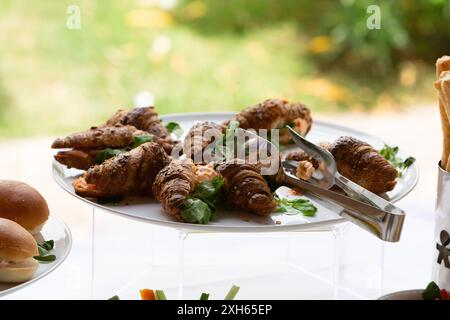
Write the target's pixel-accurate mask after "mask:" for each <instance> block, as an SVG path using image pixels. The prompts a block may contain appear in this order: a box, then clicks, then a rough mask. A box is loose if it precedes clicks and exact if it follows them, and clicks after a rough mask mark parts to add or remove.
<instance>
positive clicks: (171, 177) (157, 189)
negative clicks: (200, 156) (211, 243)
mask: <svg viewBox="0 0 450 320" xmlns="http://www.w3.org/2000/svg"><path fill="white" fill-rule="evenodd" d="M194 186H195V175H194V164H193V163H192V162H191V161H182V160H172V162H170V164H169V165H167V166H166V167H165V168H163V169H162V170H161V171H160V172H159V173H158V175H157V176H156V178H155V182H154V183H153V194H154V196H155V199H156V200H157V201H159V202H161V205H162V207H163V209H164V211H165V212H167V213H168V214H169V215H170V216H172V217H174V218H176V219H177V220H180V221H182V220H183V219H182V218H181V212H180V207H181V205H182V204H183V202H184V200H185V199H186V197H187V196H188V195H189V194H190V193H191V192H192V191H193V190H194Z"/></svg>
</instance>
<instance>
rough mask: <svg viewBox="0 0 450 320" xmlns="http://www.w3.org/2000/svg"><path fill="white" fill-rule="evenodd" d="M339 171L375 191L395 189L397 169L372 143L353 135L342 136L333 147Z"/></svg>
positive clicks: (382, 191) (381, 191) (332, 150)
mask: <svg viewBox="0 0 450 320" xmlns="http://www.w3.org/2000/svg"><path fill="white" fill-rule="evenodd" d="M331 153H332V154H333V156H334V158H335V160H336V166H337V169H338V171H339V172H340V173H341V174H342V175H343V176H345V177H347V178H348V179H350V180H352V181H353V182H355V183H357V184H359V185H360V186H362V187H364V188H366V189H367V190H370V191H372V192H374V193H384V192H387V191H391V190H392V189H394V187H395V184H396V183H397V182H396V179H397V170H396V169H395V168H394V167H393V166H392V165H391V164H390V163H389V162H388V161H387V160H386V159H385V158H383V156H381V155H380V154H379V153H378V151H377V150H375V149H374V148H373V147H372V146H371V145H369V144H368V143H365V142H363V141H360V140H358V139H356V138H353V137H340V138H339V139H337V140H336V141H335V142H334V143H333V145H332V148H331Z"/></svg>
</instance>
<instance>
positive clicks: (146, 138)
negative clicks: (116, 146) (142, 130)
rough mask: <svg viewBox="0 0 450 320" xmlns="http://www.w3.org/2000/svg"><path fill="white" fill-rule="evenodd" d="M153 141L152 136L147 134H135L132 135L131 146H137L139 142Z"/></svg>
mask: <svg viewBox="0 0 450 320" xmlns="http://www.w3.org/2000/svg"><path fill="white" fill-rule="evenodd" d="M152 141H153V136H152V135H149V134H144V135H141V136H135V137H133V146H132V148H133V149H134V148H137V147H139V146H140V145H141V144H144V143H147V142H152Z"/></svg>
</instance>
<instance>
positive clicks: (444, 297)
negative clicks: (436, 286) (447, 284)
mask: <svg viewBox="0 0 450 320" xmlns="http://www.w3.org/2000/svg"><path fill="white" fill-rule="evenodd" d="M441 300H450V296H449V294H448V292H447V290H445V289H441Z"/></svg>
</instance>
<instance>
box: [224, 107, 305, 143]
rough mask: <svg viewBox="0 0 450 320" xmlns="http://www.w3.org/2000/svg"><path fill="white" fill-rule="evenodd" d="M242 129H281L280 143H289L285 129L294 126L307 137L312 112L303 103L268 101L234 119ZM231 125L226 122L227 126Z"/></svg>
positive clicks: (244, 111) (248, 109) (239, 114)
mask: <svg viewBox="0 0 450 320" xmlns="http://www.w3.org/2000/svg"><path fill="white" fill-rule="evenodd" d="M233 120H236V121H238V122H239V127H240V128H242V129H255V130H259V129H277V128H279V129H280V143H284V144H285V143H289V142H290V140H291V137H290V135H289V132H288V131H287V130H286V129H285V128H284V129H283V127H284V126H285V125H290V126H292V127H293V128H294V129H295V130H296V131H297V132H298V133H300V134H302V135H306V134H307V133H308V132H309V130H310V129H311V126H312V118H311V112H310V110H309V109H308V107H306V106H305V105H304V104H302V103H292V102H289V101H287V100H282V99H267V100H264V101H263V102H262V103H259V104H257V105H255V106H252V107H249V108H247V109H245V110H243V111H241V112H240V113H238V114H237V115H236V117H235V118H234V119H233ZM228 123H229V121H228V122H226V123H225V125H227V124H228Z"/></svg>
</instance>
